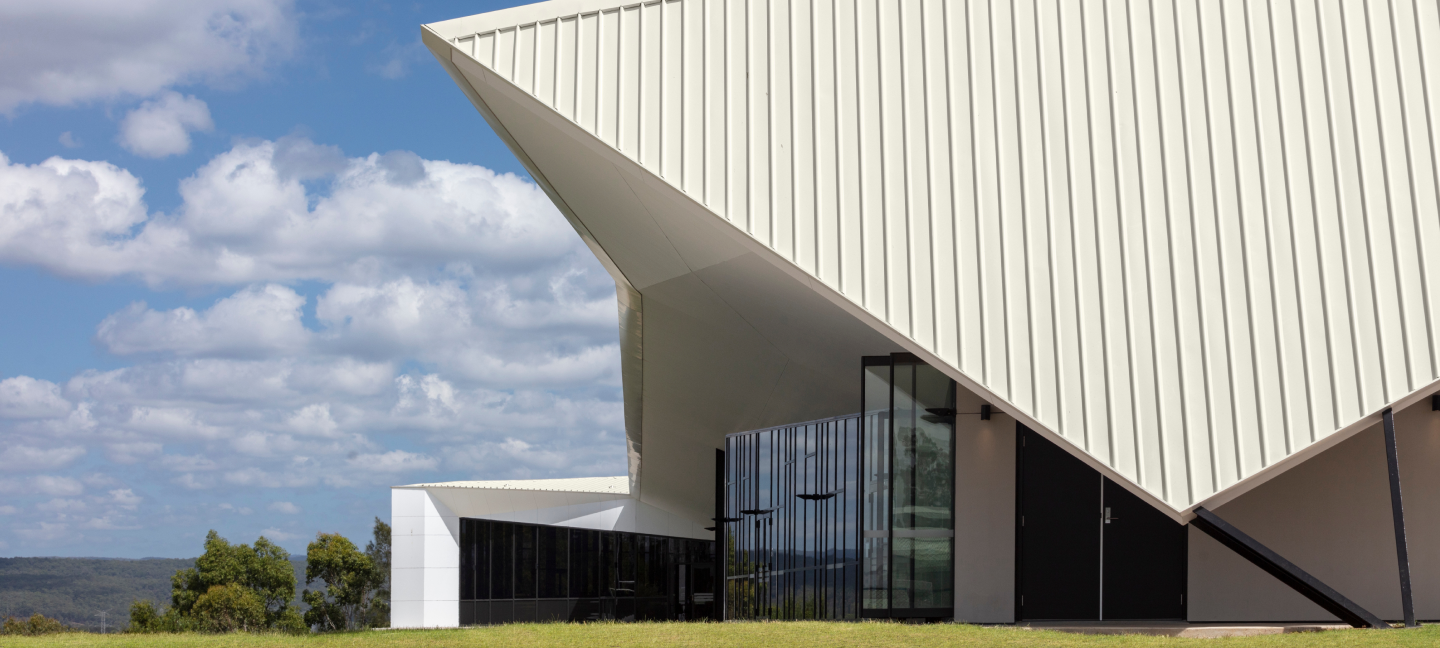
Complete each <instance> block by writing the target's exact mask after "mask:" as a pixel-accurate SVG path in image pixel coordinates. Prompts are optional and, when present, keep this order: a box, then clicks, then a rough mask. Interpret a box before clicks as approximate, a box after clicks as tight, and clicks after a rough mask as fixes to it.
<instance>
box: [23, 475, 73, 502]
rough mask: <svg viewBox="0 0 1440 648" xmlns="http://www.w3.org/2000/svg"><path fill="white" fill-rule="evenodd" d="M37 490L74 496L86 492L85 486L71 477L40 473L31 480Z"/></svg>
mask: <svg viewBox="0 0 1440 648" xmlns="http://www.w3.org/2000/svg"><path fill="white" fill-rule="evenodd" d="M31 484H33V486H34V488H35V490H36V491H38V492H40V493H44V494H46V495H56V496H70V497H74V496H76V495H79V494H81V493H83V492H85V486H84V485H83V484H81V483H80V482H78V481H76V480H74V479H71V478H69V477H57V476H55V475H38V476H36V477H35V479H34V480H33V481H32V482H31Z"/></svg>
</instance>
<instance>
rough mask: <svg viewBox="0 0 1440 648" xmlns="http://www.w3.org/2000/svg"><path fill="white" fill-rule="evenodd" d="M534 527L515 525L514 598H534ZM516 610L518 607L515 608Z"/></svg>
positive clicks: (535, 555)
mask: <svg viewBox="0 0 1440 648" xmlns="http://www.w3.org/2000/svg"><path fill="white" fill-rule="evenodd" d="M535 531H536V528H535V527H534V526H531V525H529V524H517V525H515V598H517V599H533V598H535V571H536V569H535V568H536V564H535V561H536V557H537V554H536V551H535ZM516 609H517V610H518V609H519V608H516Z"/></svg>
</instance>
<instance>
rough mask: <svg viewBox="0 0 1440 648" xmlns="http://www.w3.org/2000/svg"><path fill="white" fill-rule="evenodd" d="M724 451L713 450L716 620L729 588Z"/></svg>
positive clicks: (722, 612) (722, 617)
mask: <svg viewBox="0 0 1440 648" xmlns="http://www.w3.org/2000/svg"><path fill="white" fill-rule="evenodd" d="M726 558H727V555H726V552H725V451H724V450H719V449H716V450H715V610H714V613H713V615H714V617H715V620H716V621H724V620H725V593H726V592H727V591H729V589H730V581H729V580H728V575H729V573H730V572H729V570H728V569H727V565H726V564H725V559H726Z"/></svg>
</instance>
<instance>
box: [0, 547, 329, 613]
mask: <svg viewBox="0 0 1440 648" xmlns="http://www.w3.org/2000/svg"><path fill="white" fill-rule="evenodd" d="M290 563H291V564H292V565H294V566H295V598H296V602H297V603H298V602H299V598H300V592H301V591H302V590H304V589H305V556H291V557H290ZM194 566H195V559H194V558H142V559H140V560H130V559H124V558H0V618H4V617H5V616H16V617H22V616H30V615H31V614H34V613H36V612H39V613H40V614H43V615H45V616H48V617H53V618H57V619H60V620H61V621H64V622H65V623H68V624H71V625H75V626H79V627H81V628H84V629H87V630H95V631H99V630H100V617H98V616H96V614H97V613H98V612H100V611H101V610H109V615H108V616H109V626H110V628H111V629H112V630H113V629H116V628H119V627H122V626H124V625H125V623H126V621H127V620H128V619H129V614H130V603H131V602H132V601H136V600H140V599H149V600H151V601H154V602H155V603H156V604H157V605H169V604H170V577H171V576H172V575H174V574H175V572H176V571H177V570H180V569H185V568H187V567H194ZM316 586H317V587H323V585H321V584H318V583H317V584H316Z"/></svg>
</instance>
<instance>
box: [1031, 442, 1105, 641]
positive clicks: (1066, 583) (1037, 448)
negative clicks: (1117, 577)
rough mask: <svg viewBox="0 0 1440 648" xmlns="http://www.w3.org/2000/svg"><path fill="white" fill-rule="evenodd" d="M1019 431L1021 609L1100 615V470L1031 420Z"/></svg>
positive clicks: (1056, 615)
mask: <svg viewBox="0 0 1440 648" xmlns="http://www.w3.org/2000/svg"><path fill="white" fill-rule="evenodd" d="M1018 431H1019V435H1018V436H1019V443H1020V447H1019V448H1017V450H1018V451H1019V452H1020V461H1019V463H1018V468H1019V471H1020V475H1019V477H1020V479H1019V487H1020V492H1019V493H1018V496H1019V505H1020V506H1019V508H1020V510H1019V511H1018V512H1017V513H1018V514H1019V516H1020V527H1019V529H1018V530H1019V533H1020V555H1019V556H1018V557H1017V559H1018V560H1019V563H1020V570H1019V571H1020V577H1019V583H1018V584H1019V586H1020V588H1019V589H1020V591H1019V594H1020V598H1019V600H1018V601H1016V603H1017V606H1018V607H1017V611H1018V616H1019V617H1020V618H1024V619H1098V618H1100V617H1099V614H1100V473H1098V472H1095V470H1094V469H1093V468H1091V467H1089V466H1087V465H1085V464H1084V463H1082V462H1081V461H1080V460H1079V459H1076V458H1075V457H1073V456H1071V455H1070V454H1069V453H1067V452H1065V451H1064V450H1061V449H1060V448H1059V447H1058V446H1056V445H1055V444H1053V443H1050V442H1049V441H1046V440H1045V439H1044V438H1042V437H1041V436H1040V435H1038V434H1035V433H1034V432H1031V431H1030V430H1029V429H1028V428H1026V427H1024V426H1020V427H1019V428H1018Z"/></svg>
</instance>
